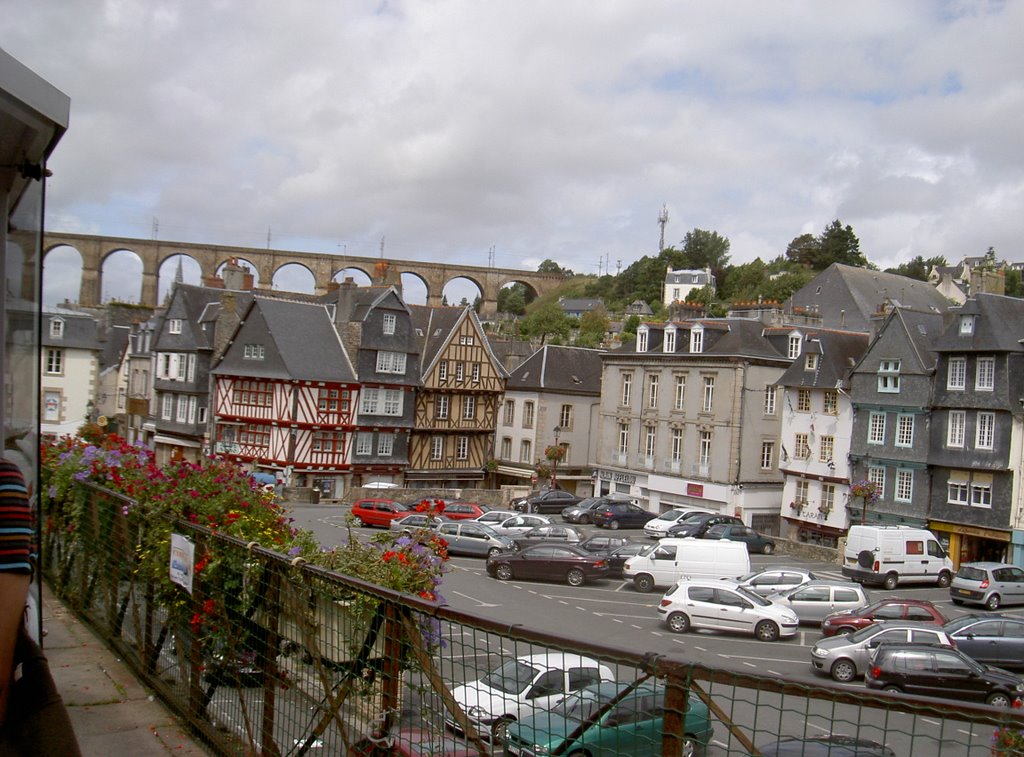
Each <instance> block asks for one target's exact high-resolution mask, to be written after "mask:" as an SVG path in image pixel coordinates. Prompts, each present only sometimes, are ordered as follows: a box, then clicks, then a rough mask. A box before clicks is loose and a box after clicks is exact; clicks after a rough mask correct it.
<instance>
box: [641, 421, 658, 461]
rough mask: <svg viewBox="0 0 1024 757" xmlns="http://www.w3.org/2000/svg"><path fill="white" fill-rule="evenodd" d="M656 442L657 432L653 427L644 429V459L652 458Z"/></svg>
mask: <svg viewBox="0 0 1024 757" xmlns="http://www.w3.org/2000/svg"><path fill="white" fill-rule="evenodd" d="M656 441H657V430H656V429H655V427H654V426H645V427H644V457H647V458H653V457H654V447H655V442H656Z"/></svg>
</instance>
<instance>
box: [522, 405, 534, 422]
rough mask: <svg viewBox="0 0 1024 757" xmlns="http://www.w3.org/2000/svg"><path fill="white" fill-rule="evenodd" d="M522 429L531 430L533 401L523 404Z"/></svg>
mask: <svg viewBox="0 0 1024 757" xmlns="http://www.w3.org/2000/svg"><path fill="white" fill-rule="evenodd" d="M523 428H533V400H526V402H524V403H523Z"/></svg>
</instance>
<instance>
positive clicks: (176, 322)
mask: <svg viewBox="0 0 1024 757" xmlns="http://www.w3.org/2000/svg"><path fill="white" fill-rule="evenodd" d="M167 331H168V332H169V333H171V334H180V333H181V319H180V318H171V319H170V320H169V321H167Z"/></svg>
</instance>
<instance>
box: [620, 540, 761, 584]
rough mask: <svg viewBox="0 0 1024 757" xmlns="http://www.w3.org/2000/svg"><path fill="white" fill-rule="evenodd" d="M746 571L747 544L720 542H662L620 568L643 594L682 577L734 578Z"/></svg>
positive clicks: (748, 564) (747, 562) (748, 562)
mask: <svg viewBox="0 0 1024 757" xmlns="http://www.w3.org/2000/svg"><path fill="white" fill-rule="evenodd" d="M749 572H750V555H749V554H747V545H746V544H744V543H743V542H739V541H728V540H723V539H672V538H668V539H662V540H661V541H660V542H658V543H657V544H652V545H651V546H649V547H647V548H646V549H645V550H644V551H643V552H641V553H640V554H638V555H636V556H635V557H630V558H629V559H628V560H626V563H625V565H623V566H622V577H623V578H625V579H626V580H627V581H630V580H631V581H632V582H633V586H635V587H636V590H637V591H643V592H648V591H651V590H652V589H654V587H655V586H671V585H672V584H674V583H675V582H676V581H680V580H682V579H684V578H736V576H742V575H743V574H744V573H749Z"/></svg>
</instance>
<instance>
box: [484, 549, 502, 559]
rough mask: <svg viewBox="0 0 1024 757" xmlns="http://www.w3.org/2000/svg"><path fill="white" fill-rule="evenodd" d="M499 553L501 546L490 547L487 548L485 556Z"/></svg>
mask: <svg viewBox="0 0 1024 757" xmlns="http://www.w3.org/2000/svg"><path fill="white" fill-rule="evenodd" d="M500 553H501V547H491V548H490V549H489V550H487V556H488V557H494V556H495V555H497V554H500Z"/></svg>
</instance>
